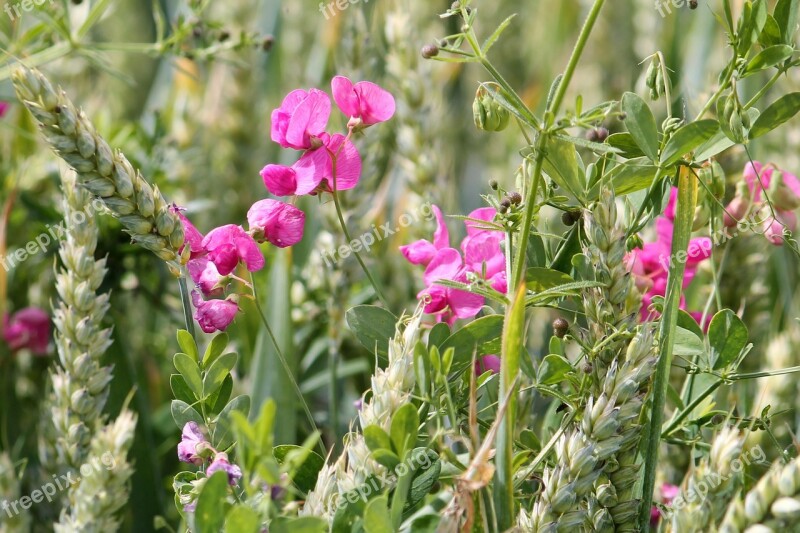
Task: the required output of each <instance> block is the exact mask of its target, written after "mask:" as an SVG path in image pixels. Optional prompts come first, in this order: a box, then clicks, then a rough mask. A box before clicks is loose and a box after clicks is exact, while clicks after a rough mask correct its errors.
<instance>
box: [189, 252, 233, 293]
mask: <svg viewBox="0 0 800 533" xmlns="http://www.w3.org/2000/svg"><path fill="white" fill-rule="evenodd" d="M186 269H187V270H188V271H189V276H190V277H191V278H192V281H194V282H195V284H196V285H197V286H198V287H200V290H201V291H203V294H204V295H206V296H222V292H223V284H224V282H225V280H226V279H227V278H226V277H225V276H221V275H220V273H219V271H218V270H217V265H215V264H214V263H213V262H212V261H210V260H209V259H208V257H198V258H197V259H192V260H191V261H189V262H188V263H186Z"/></svg>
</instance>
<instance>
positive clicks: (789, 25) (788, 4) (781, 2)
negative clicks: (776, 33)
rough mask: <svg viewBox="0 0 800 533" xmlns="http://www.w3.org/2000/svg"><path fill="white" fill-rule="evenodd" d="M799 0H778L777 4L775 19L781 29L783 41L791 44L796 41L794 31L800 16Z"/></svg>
mask: <svg viewBox="0 0 800 533" xmlns="http://www.w3.org/2000/svg"><path fill="white" fill-rule="evenodd" d="M798 9H800V7H798V3H797V0H778V3H777V4H776V5H775V11H774V14H775V21H776V22H777V23H778V26H779V27H780V29H781V38H782V39H783V42H784V43H786V44H789V45H791V44H792V42H793V41H794V32H795V30H796V29H797V16H798Z"/></svg>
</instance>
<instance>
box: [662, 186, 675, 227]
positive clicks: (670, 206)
mask: <svg viewBox="0 0 800 533" xmlns="http://www.w3.org/2000/svg"><path fill="white" fill-rule="evenodd" d="M677 206H678V188H677V187H672V188H671V189H670V190H669V202H667V207H666V208H665V209H664V216H665V217H667V218H668V219H670V220H675V209H676V208H677Z"/></svg>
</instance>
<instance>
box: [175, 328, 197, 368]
mask: <svg viewBox="0 0 800 533" xmlns="http://www.w3.org/2000/svg"><path fill="white" fill-rule="evenodd" d="M178 346H180V347H181V350H183V353H185V354H188V355H189V357H191V358H192V359H194V361H195V362H197V344H195V342H194V338H193V337H192V334H191V333H189V332H188V331H186V330H185V329H179V330H178Z"/></svg>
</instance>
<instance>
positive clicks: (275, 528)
mask: <svg viewBox="0 0 800 533" xmlns="http://www.w3.org/2000/svg"><path fill="white" fill-rule="evenodd" d="M327 531H328V523H327V522H325V520H323V519H322V518H318V517H316V516H301V517H292V518H287V517H279V518H276V519H275V520H273V521H272V522H270V524H269V533H327Z"/></svg>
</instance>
